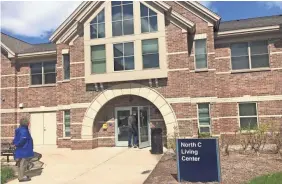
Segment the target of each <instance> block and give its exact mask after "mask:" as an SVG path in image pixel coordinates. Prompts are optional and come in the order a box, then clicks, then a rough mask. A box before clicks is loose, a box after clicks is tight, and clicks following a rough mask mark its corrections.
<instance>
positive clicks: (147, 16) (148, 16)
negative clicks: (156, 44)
mask: <svg viewBox="0 0 282 184" xmlns="http://www.w3.org/2000/svg"><path fill="white" fill-rule="evenodd" d="M141 4H142V5H143V6H145V7H147V8H148V15H146V16H144V17H142V16H141ZM150 9H151V8H149V7H148V6H146V5H145V4H143V3H142V2H140V15H139V16H140V22H141V24H142V18H145V17H146V18H148V20H150V18H151V17H157V23H158V13H157V12H155V11H154V12H155V13H156V15H153V16H150V15H149V12H150ZM151 10H152V9H151ZM152 11H153V10H152ZM148 24H149V25H150V23H149V22H148ZM140 28H141V30H140V31H141V34H144V33H154V32H158V30H159V29H158V25H157V31H151V29H150V26H149V31H148V32H142V25H141V26H140Z"/></svg>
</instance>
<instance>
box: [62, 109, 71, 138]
mask: <svg viewBox="0 0 282 184" xmlns="http://www.w3.org/2000/svg"><path fill="white" fill-rule="evenodd" d="M66 111H69V115H70V128H71V110H70V109H66V110H64V111H63V138H68V139H70V138H71V129H70V136H66V124H65V113H66Z"/></svg>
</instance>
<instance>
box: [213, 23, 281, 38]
mask: <svg viewBox="0 0 282 184" xmlns="http://www.w3.org/2000/svg"><path fill="white" fill-rule="evenodd" d="M279 30H280V26H279V25H276V26H267V27H256V28H250V29H238V30H233V31H220V32H217V33H216V37H218V38H223V37H228V36H238V35H245V34H255V33H268V32H276V31H279Z"/></svg>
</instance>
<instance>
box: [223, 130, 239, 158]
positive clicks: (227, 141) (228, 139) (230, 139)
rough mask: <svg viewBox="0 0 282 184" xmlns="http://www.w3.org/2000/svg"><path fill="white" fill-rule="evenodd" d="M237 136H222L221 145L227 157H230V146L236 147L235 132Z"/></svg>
mask: <svg viewBox="0 0 282 184" xmlns="http://www.w3.org/2000/svg"><path fill="white" fill-rule="evenodd" d="M234 135H235V136H232V135H231V136H228V135H227V134H221V135H220V145H221V150H222V151H223V152H224V153H225V155H227V156H229V146H230V145H234V144H235V142H236V135H237V132H236V131H235V132H234Z"/></svg>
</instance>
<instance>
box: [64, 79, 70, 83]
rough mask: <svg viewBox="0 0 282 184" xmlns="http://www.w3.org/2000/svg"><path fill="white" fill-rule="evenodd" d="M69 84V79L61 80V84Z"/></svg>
mask: <svg viewBox="0 0 282 184" xmlns="http://www.w3.org/2000/svg"><path fill="white" fill-rule="evenodd" d="M67 82H70V79H66V80H62V83H67Z"/></svg>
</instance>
